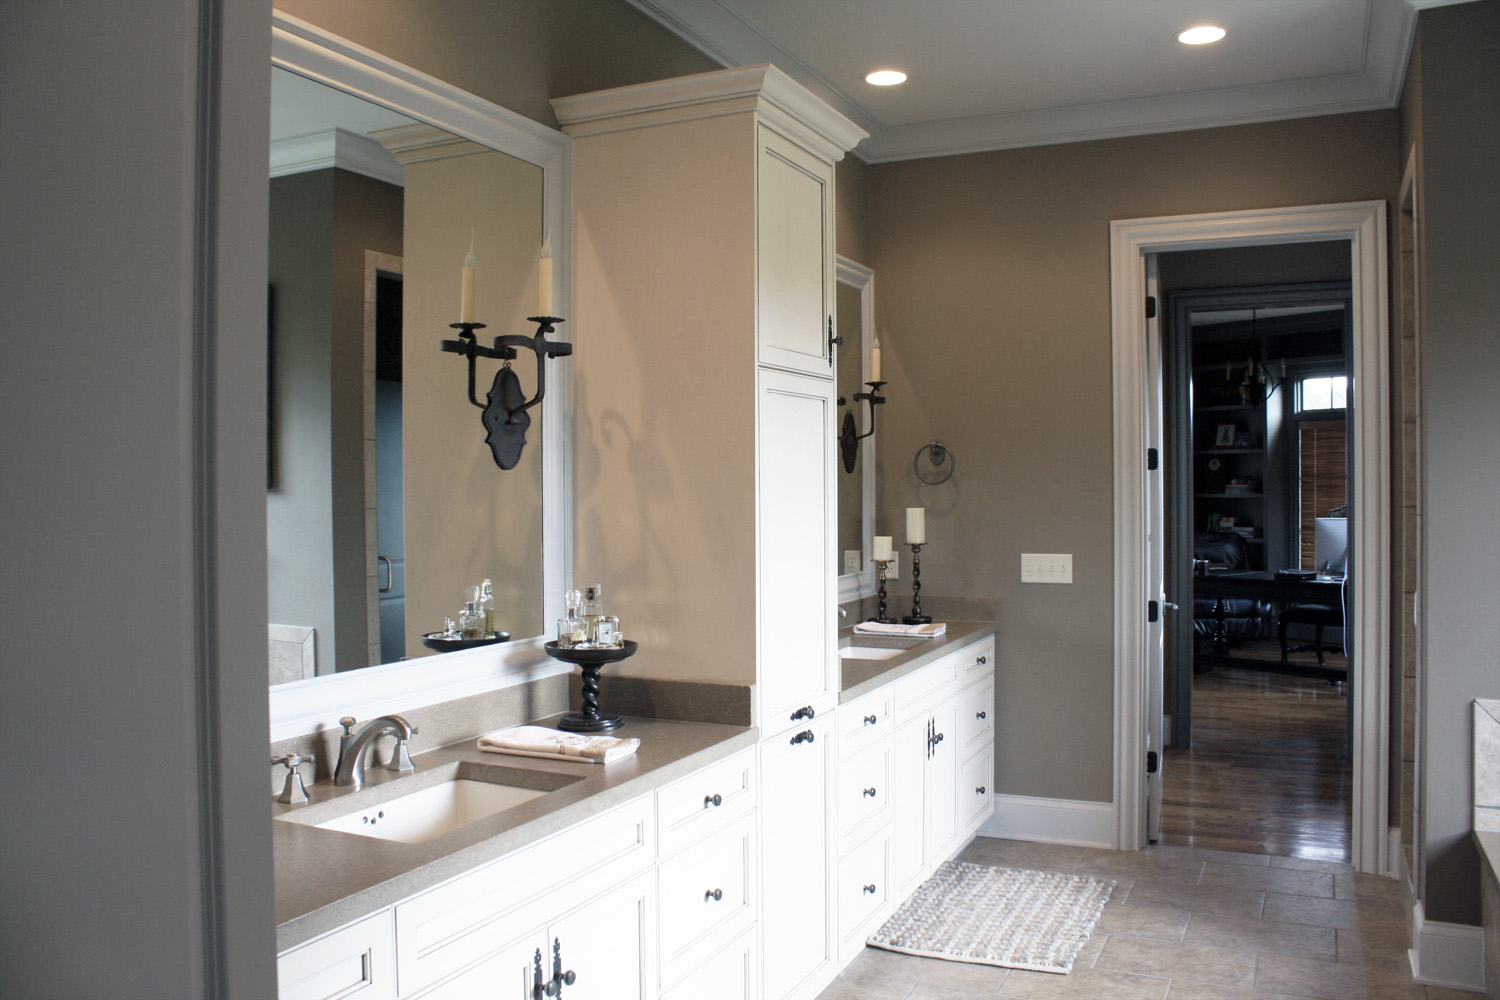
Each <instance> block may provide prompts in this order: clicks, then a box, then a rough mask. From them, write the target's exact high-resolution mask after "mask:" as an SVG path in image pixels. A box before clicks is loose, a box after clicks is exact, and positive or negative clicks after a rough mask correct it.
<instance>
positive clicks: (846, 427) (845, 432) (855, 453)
mask: <svg viewBox="0 0 1500 1000" xmlns="http://www.w3.org/2000/svg"><path fill="white" fill-rule="evenodd" d="M865 385H867V386H869V387H870V391H869V392H856V393H855V394H854V403H855V407H857V406H858V405H859V402H860V400H864V401H865V402H868V403H869V404H870V429H869V430H867V431H865V432H864V433H863V434H861V433H859V428H858V427H856V426H855V423H854V409H853V408H851V409H848V410H845V411H844V422H843V426H842V427H841V428H840V429H839V454H841V455H842V456H843V458H844V471H845V472H853V471H854V463H855V462H856V461H857V460H858V459H859V443H860V442H861V441H863V440H864V439H865V438H867V437H869V436H870V435H871V434H874V433H875V407H877V406H879V405H880V404H881V403H884V402H885V397H884V396H882V395H880V387H881V386H883V385H885V383H884V382H866V383H865ZM839 405H840V406H844V405H845V401H844V397H843V396H840V397H839Z"/></svg>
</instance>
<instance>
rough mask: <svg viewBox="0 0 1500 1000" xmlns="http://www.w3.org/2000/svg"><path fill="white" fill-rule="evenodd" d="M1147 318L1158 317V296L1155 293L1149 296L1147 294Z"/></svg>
mask: <svg viewBox="0 0 1500 1000" xmlns="http://www.w3.org/2000/svg"><path fill="white" fill-rule="evenodd" d="M1146 318H1147V319H1155V318H1156V296H1155V295H1148V296H1146Z"/></svg>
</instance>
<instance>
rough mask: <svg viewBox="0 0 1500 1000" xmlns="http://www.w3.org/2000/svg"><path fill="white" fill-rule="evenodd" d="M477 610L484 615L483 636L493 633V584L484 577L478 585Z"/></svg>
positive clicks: (489, 635)
mask: <svg viewBox="0 0 1500 1000" xmlns="http://www.w3.org/2000/svg"><path fill="white" fill-rule="evenodd" d="M479 612H480V614H482V615H484V637H485V638H486V639H488V638H490V637H491V636H493V635H494V634H495V586H494V584H492V583H490V581H489V578H488V577H486V578H485V581H484V583H482V584H480V585H479Z"/></svg>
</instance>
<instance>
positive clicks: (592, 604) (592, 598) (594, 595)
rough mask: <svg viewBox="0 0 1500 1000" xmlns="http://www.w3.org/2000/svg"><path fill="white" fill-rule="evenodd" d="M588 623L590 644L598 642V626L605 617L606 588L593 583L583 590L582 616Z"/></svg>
mask: <svg viewBox="0 0 1500 1000" xmlns="http://www.w3.org/2000/svg"><path fill="white" fill-rule="evenodd" d="M579 617H581V618H582V619H583V620H584V621H585V622H588V638H589V642H598V641H599V638H598V635H597V634H596V628H595V626H596V624H597V623H598V621H599V619H601V618H603V617H604V588H603V587H602V586H600V585H599V584H597V583H591V584H589V585H588V586H587V587H584V588H583V611H582V613H581V614H580V616H579Z"/></svg>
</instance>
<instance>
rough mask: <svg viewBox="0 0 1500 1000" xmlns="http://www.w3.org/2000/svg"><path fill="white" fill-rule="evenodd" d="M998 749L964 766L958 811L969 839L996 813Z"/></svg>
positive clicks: (969, 761)
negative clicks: (996, 763) (996, 753)
mask: <svg viewBox="0 0 1500 1000" xmlns="http://www.w3.org/2000/svg"><path fill="white" fill-rule="evenodd" d="M994 786H995V748H994V747H989V748H987V749H985V750H983V751H981V752H979V753H977V754H975V755H974V756H973V757H972V758H970V759H969V760H967V761H965V762H964V766H963V772H962V773H961V774H960V775H959V779H958V808H959V813H960V816H961V818H962V820H963V834H964V835H965V836H968V835H969V834H972V833H973V832H974V831H975V830H977V829H979V827H980V826H981V825H983V823H984V821H985V820H987V819H989V818H990V814H991V813H993V812H994V805H993V803H994V801H995V787H994Z"/></svg>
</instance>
